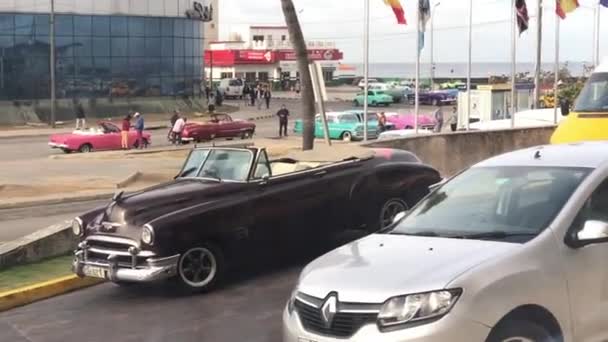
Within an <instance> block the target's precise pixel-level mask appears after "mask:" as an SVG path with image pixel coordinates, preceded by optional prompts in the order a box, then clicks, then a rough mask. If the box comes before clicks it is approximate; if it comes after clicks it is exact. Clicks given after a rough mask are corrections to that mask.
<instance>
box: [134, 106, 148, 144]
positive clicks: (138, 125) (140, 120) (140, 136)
mask: <svg viewBox="0 0 608 342" xmlns="http://www.w3.org/2000/svg"><path fill="white" fill-rule="evenodd" d="M134 127H135V130H136V131H137V148H140V149H143V148H145V147H146V144H145V143H144V117H143V116H142V115H141V114H139V112H137V113H135V126H134Z"/></svg>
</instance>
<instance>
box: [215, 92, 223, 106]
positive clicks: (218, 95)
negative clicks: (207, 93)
mask: <svg viewBox="0 0 608 342" xmlns="http://www.w3.org/2000/svg"><path fill="white" fill-rule="evenodd" d="M223 102H224V95H222V92H221V91H220V90H219V89H216V90H215V105H216V106H218V107H219V106H221V105H222V103H223Z"/></svg>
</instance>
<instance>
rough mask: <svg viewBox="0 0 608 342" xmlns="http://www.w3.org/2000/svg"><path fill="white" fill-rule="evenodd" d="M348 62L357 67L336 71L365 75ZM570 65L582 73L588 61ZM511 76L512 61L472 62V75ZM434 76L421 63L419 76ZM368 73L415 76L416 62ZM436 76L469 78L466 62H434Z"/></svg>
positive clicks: (523, 67)
mask: <svg viewBox="0 0 608 342" xmlns="http://www.w3.org/2000/svg"><path fill="white" fill-rule="evenodd" d="M342 64H343V65H346V66H351V67H354V69H355V70H345V71H341V70H338V71H337V75H338V76H346V75H349V76H352V75H354V76H357V77H361V76H363V63H342ZM566 64H567V65H568V69H569V70H570V73H571V74H572V76H577V77H578V76H582V75H583V74H584V69H585V66H586V65H590V64H591V63H588V62H563V63H561V64H560V65H561V67H563V66H565V65H566ZM535 68H536V65H535V63H527V62H522V63H517V67H516V69H517V73H521V72H529V73H531V74H533V73H534V70H535ZM542 70H543V71H553V70H554V64H553V63H542ZM502 75H505V76H510V75H511V63H500V62H475V63H473V64H472V68H471V76H472V77H473V78H485V77H489V76H502ZM430 76H431V64H430V63H421V64H420V77H421V78H429V77H430ZM369 77H370V78H373V77H377V78H414V77H416V64H415V63H370V65H369ZM435 77H436V78H466V77H467V63H435Z"/></svg>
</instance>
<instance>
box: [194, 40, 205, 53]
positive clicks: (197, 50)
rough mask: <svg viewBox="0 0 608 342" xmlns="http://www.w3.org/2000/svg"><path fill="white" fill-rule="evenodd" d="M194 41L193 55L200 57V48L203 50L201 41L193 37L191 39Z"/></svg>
mask: <svg viewBox="0 0 608 342" xmlns="http://www.w3.org/2000/svg"><path fill="white" fill-rule="evenodd" d="M193 43H194V54H193V56H196V57H202V52H201V51H202V50H203V46H202V41H201V40H200V39H195V40H194V41H193Z"/></svg>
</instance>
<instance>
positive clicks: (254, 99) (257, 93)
mask: <svg viewBox="0 0 608 342" xmlns="http://www.w3.org/2000/svg"><path fill="white" fill-rule="evenodd" d="M271 98H272V92H271V91H270V88H269V87H268V86H264V87H262V85H261V84H258V85H257V86H256V87H250V86H249V85H247V84H245V87H244V88H243V99H244V100H245V102H246V103H247V105H249V106H251V107H253V106H256V105H257V107H258V110H260V109H262V103H266V109H270V99H271Z"/></svg>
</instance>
